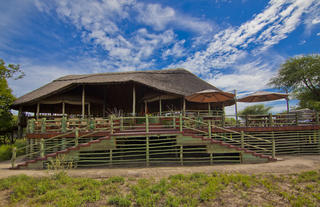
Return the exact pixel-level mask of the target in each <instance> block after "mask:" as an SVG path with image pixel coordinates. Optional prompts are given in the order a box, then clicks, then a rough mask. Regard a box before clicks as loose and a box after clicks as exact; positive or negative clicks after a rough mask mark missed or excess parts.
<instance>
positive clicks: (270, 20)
mask: <svg viewBox="0 0 320 207" xmlns="http://www.w3.org/2000/svg"><path fill="white" fill-rule="evenodd" d="M0 19H1V21H0V31H1V32H0V58H2V59H4V60H5V62H7V63H18V64H20V65H21V68H22V70H24V71H25V73H26V77H25V78H23V79H22V80H18V81H14V80H11V81H10V87H11V88H12V89H13V92H14V94H15V95H16V96H20V95H23V94H24V93H26V92H29V91H31V90H33V89H35V88H37V87H40V86H41V85H43V84H45V83H47V82H49V81H52V80H54V79H56V78H58V77H60V76H63V75H67V74H83V73H97V72H117V71H134V70H156V69H166V68H177V67H183V68H185V69H188V70H190V71H191V72H193V73H195V74H196V75H198V76H199V77H201V78H202V79H204V80H206V81H208V82H210V83H211V84H213V85H215V86H217V87H219V88H221V89H223V90H226V91H232V90H233V89H237V90H238V93H239V94H240V95H241V94H242V95H243V94H247V93H250V92H253V91H257V90H270V89H269V87H268V86H267V85H266V84H267V83H268V81H269V79H270V78H271V77H272V76H274V75H275V74H276V72H277V70H278V68H279V66H280V65H281V63H283V62H284V61H285V60H286V59H287V58H289V57H293V56H296V55H302V54H312V53H319V48H320V1H319V0H288V1H285V0H271V1H263V0H206V1H205V0H183V1H172V0H162V1H152V0H146V1H139V0H91V1H87V0H48V1H42V0H11V1H0ZM295 103H296V102H295V101H292V103H291V104H295ZM270 104H271V105H273V106H274V109H273V111H274V112H275V111H282V110H284V109H285V104H284V101H276V102H271V103H269V105H270ZM243 107H244V105H243V104H241V105H240V108H243ZM228 110H229V109H228ZM230 110H231V109H230Z"/></svg>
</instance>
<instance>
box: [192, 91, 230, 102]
mask: <svg viewBox="0 0 320 207" xmlns="http://www.w3.org/2000/svg"><path fill="white" fill-rule="evenodd" d="M186 99H187V100H188V101H190V102H198V103H213V102H226V101H230V100H233V99H234V94H232V93H228V92H224V91H220V90H214V89H208V90H203V91H199V92H196V93H194V94H192V95H190V96H187V97H186Z"/></svg>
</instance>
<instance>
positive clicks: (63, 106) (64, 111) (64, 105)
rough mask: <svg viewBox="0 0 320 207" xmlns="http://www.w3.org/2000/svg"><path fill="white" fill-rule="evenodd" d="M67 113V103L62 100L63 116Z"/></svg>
mask: <svg viewBox="0 0 320 207" xmlns="http://www.w3.org/2000/svg"><path fill="white" fill-rule="evenodd" d="M65 113H66V104H65V103H64V102H62V116H64V114H65Z"/></svg>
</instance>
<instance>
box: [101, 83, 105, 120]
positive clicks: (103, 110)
mask: <svg viewBox="0 0 320 207" xmlns="http://www.w3.org/2000/svg"><path fill="white" fill-rule="evenodd" d="M102 116H103V117H105V116H106V86H103V109H102Z"/></svg>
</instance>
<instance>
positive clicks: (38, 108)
mask: <svg viewBox="0 0 320 207" xmlns="http://www.w3.org/2000/svg"><path fill="white" fill-rule="evenodd" d="M39 115H40V103H37V113H36V119H37V120H38V119H39Z"/></svg>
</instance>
